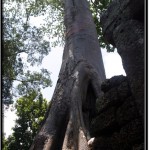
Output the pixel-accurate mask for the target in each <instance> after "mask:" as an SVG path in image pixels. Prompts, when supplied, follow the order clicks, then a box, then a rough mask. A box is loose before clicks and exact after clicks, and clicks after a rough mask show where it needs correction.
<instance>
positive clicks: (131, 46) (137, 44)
mask: <svg viewBox="0 0 150 150" xmlns="http://www.w3.org/2000/svg"><path fill="white" fill-rule="evenodd" d="M113 35H114V41H115V43H116V46H117V49H118V53H119V54H120V56H121V58H122V62H123V67H124V69H125V71H126V74H127V76H128V79H129V83H130V87H131V91H132V93H133V95H134V97H135V102H136V105H137V107H138V110H139V113H140V114H141V116H144V86H143V85H144V26H143V23H140V22H139V21H135V20H130V21H127V22H125V23H122V24H120V25H119V26H118V27H117V28H116V29H115V31H114V34H113Z"/></svg>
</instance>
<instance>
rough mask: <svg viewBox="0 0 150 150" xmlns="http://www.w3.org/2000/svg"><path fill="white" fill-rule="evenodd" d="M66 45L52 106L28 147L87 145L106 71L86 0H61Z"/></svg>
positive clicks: (52, 148) (53, 148)
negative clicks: (63, 10) (62, 2)
mask: <svg viewBox="0 0 150 150" xmlns="http://www.w3.org/2000/svg"><path fill="white" fill-rule="evenodd" d="M64 9H65V13H64V14H65V16H64V23H65V27H66V31H65V48H64V53H63V60H62V66H61V70H60V73H59V78H58V81H57V85H56V88H55V91H54V94H53V97H52V101H51V108H50V111H49V112H48V115H47V118H46V120H45V123H44V124H43V126H42V127H41V130H40V131H39V133H38V134H37V135H36V137H35V139H34V142H33V144H32V146H31V148H30V150H37V149H38V150H43V149H44V150H61V149H65V150H66V149H76V150H81V149H84V150H87V149H89V147H88V144H87V141H88V140H89V139H90V138H91V137H90V132H89V127H90V121H91V119H92V117H93V116H94V113H95V112H94V111H95V101H96V99H97V98H98V97H100V96H101V94H102V92H101V89H100V86H101V83H102V81H104V80H105V71H104V65H103V60H102V55H101V51H100V48H99V41H98V37H97V32H96V26H95V24H94V21H93V18H92V14H91V12H90V9H89V4H88V2H87V1H86V0H65V1H64Z"/></svg>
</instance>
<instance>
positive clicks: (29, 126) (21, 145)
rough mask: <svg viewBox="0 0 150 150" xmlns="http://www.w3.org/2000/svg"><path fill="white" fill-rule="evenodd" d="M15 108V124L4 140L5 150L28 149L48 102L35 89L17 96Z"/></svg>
mask: <svg viewBox="0 0 150 150" xmlns="http://www.w3.org/2000/svg"><path fill="white" fill-rule="evenodd" d="M15 108H16V115H17V119H16V124H15V127H14V128H13V133H12V135H11V136H9V137H8V138H7V140H5V144H4V145H5V147H6V149H7V150H28V149H29V147H30V146H31V144H32V141H33V138H34V136H35V135H36V133H37V131H38V130H39V127H40V124H41V123H42V121H43V119H44V117H43V116H44V115H45V113H46V110H47V108H48V103H47V101H46V99H43V96H42V94H40V95H39V96H38V94H37V93H36V92H35V91H32V92H29V94H28V95H26V96H24V97H22V98H19V99H18V100H17V101H16V105H15Z"/></svg>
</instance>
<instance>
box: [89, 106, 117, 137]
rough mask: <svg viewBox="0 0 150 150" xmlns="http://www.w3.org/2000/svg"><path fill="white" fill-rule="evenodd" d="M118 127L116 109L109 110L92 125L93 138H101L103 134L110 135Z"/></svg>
mask: <svg viewBox="0 0 150 150" xmlns="http://www.w3.org/2000/svg"><path fill="white" fill-rule="evenodd" d="M117 127H118V124H117V122H116V119H115V108H114V107H112V108H109V109H107V110H106V111H104V112H102V113H101V114H100V115H99V116H98V117H96V118H95V119H94V120H93V122H92V125H91V131H92V135H93V136H99V135H102V134H105V135H106V134H110V133H111V132H112V131H113V130H115V129H116V128H117Z"/></svg>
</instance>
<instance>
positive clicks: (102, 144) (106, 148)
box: [91, 137, 112, 150]
mask: <svg viewBox="0 0 150 150" xmlns="http://www.w3.org/2000/svg"><path fill="white" fill-rule="evenodd" d="M110 142H111V141H110V138H108V137H99V138H96V139H95V141H94V143H93V146H92V148H91V150H112V148H111V143H110Z"/></svg>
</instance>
